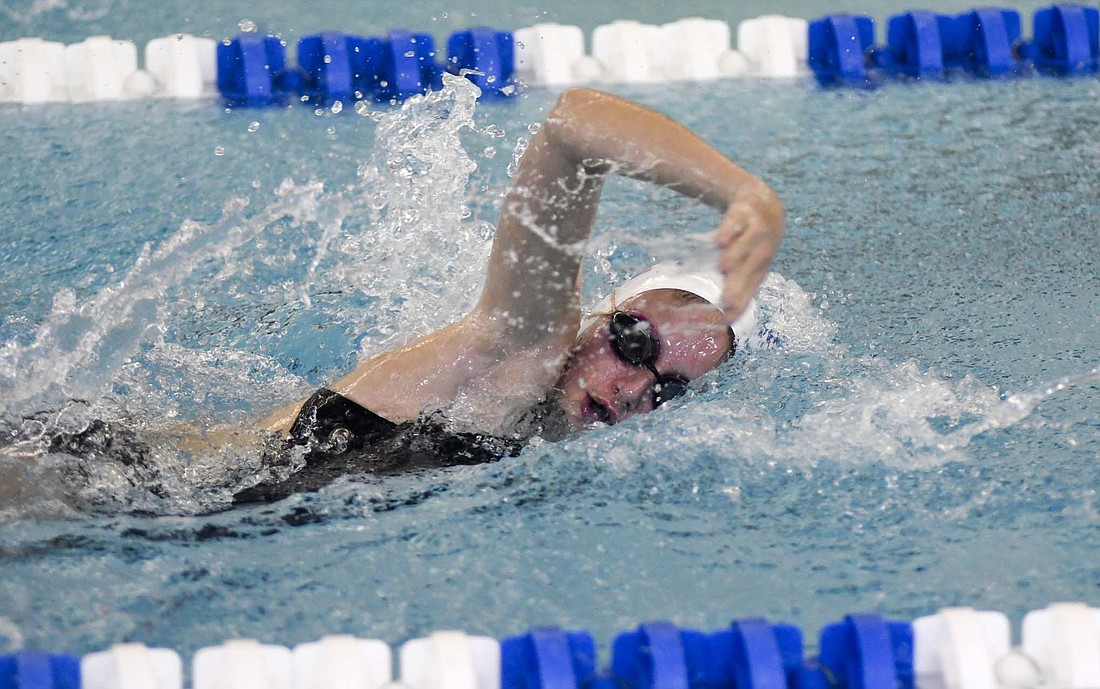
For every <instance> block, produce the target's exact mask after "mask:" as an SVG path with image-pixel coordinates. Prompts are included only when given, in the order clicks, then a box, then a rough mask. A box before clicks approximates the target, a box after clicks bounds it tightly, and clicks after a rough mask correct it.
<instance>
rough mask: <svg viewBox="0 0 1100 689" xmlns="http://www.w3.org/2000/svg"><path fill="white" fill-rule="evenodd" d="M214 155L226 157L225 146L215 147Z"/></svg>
mask: <svg viewBox="0 0 1100 689" xmlns="http://www.w3.org/2000/svg"><path fill="white" fill-rule="evenodd" d="M214 155H216V156H223V155H225V146H215V147H214Z"/></svg>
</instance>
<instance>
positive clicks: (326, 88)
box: [298, 31, 367, 102]
mask: <svg viewBox="0 0 1100 689" xmlns="http://www.w3.org/2000/svg"><path fill="white" fill-rule="evenodd" d="M366 43H367V41H366V39H365V38H361V37H358V36H348V35H346V34H342V33H339V32H336V31H329V32H324V33H319V34H315V35H313V36H303V37H302V38H300V39H299V40H298V65H299V66H300V67H301V68H302V72H303V77H304V78H303V81H302V85H301V92H302V95H303V96H306V97H307V98H309V99H310V100H315V101H322V102H324V101H344V102H346V101H349V100H353V99H355V98H356V97H357V96H358V97H360V98H361V97H362V94H363V93H364V92H363V91H361V90H360V87H361V86H362V83H361V82H362V81H363V79H364V76H365V72H366V69H367V65H366V62H367V59H366V51H367V45H366Z"/></svg>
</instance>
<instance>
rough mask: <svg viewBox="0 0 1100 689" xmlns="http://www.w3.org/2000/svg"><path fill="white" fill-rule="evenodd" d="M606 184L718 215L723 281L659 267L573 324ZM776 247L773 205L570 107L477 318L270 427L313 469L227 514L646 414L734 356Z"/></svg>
mask: <svg viewBox="0 0 1100 689" xmlns="http://www.w3.org/2000/svg"><path fill="white" fill-rule="evenodd" d="M611 174H617V175H624V176H627V177H632V178H635V179H641V180H646V181H649V182H653V183H656V184H659V185H662V186H664V187H667V188H669V189H672V190H674V191H677V192H679V193H680V194H683V195H684V196H686V197H689V198H692V199H695V200H698V201H700V202H702V203H704V204H706V205H709V206H711V207H713V208H715V209H716V210H717V211H718V212H719V213H721V214H722V215H721V220H720V222H719V224H718V229H717V232H716V234H715V246H716V255H715V260H714V264H715V265H716V266H717V270H688V269H686V268H684V267H682V266H678V265H675V264H662V265H660V266H657V267H656V268H654V269H652V270H651V271H648V272H647V273H644V274H642V275H641V276H638V277H636V278H634V279H632V280H630V281H628V282H627V283H626V284H624V285H622V286H621V287H620V288H618V289H617V290H615V291H614V292H613V293H612V294H611V295H609V296H608V297H607V298H606V299H605V300H604V302H603V303H602V304H601V305H600V306H598V307H597V308H596V309H595V310H594V311H593V313H592V315H591V316H590V317H587V318H586V319H585V320H584V321H583V322H582V320H581V315H582V314H581V303H580V269H581V260H582V258H583V256H584V249H585V245H586V242H587V240H588V238H589V235H590V233H591V232H592V227H593V224H594V221H595V217H596V209H597V206H598V204H599V199H600V192H601V190H602V188H603V184H604V181H605V180H606V179H607V178H608V176H609V175H611ZM782 235H783V208H782V205H781V204H780V201H779V199H778V197H777V196H776V195H775V193H774V192H773V191H772V190H771V189H770V188H769V187H768V185H767V184H765V183H764V182H763V181H762V180H761V179H760V178H758V177H756V176H754V175H752V174H750V173H749V172H747V171H745V170H744V169H742V168H741V167H739V166H738V165H736V164H735V163H734V162H732V161H731V160H729V159H728V158H727V157H725V156H724V155H722V154H721V153H719V152H718V151H716V150H715V149H714V148H712V147H711V146H709V145H708V144H707V143H705V142H704V141H703V140H702V139H700V138H699V137H698V136H696V135H695V134H693V133H692V132H690V131H689V130H688V129H686V128H685V127H683V126H682V125H680V124H678V123H676V122H674V121H673V120H671V119H669V118H668V117H666V116H664V115H662V114H660V113H657V112H655V111H653V110H650V109H648V108H645V107H643V106H641V105H638V104H636V103H633V102H630V101H627V100H624V99H622V98H618V97H616V96H612V95H609V94H606V93H601V92H597V91H592V90H588V89H582V88H575V89H570V90H568V91H566V92H565V93H564V94H563V95H562V96H561V98H560V99H559V101H558V103H557V104H556V106H555V107H554V108H553V110H552V111H551V112H550V113H549V115H548V116H547V118H546V121H545V123H544V124H543V126H542V127H541V128H540V129H539V130H538V132H537V133H536V134H535V135H534V136H533V137H532V139H531V142H530V145H529V146H528V148H527V150H526V152H525V153H524V154H523V157H522V159H521V160H520V163H519V168H518V171H517V173H516V175H515V177H514V178H513V180H512V183H511V186H510V188H509V189H508V191H507V194H506V196H505V198H504V202H503V208H502V213H501V217H500V221H499V223H498V225H497V233H496V236H495V239H494V241H493V246H492V251H491V255H490V258H489V265H488V268H487V273H486V278H485V284H484V287H483V289H482V292H481V295H480V298H479V299H478V301H477V304H476V306H474V308H473V310H472V311H470V312H469V313H468V314H466V315H465V316H464V317H462V318H460V319H459V320H458V321H456V322H454V323H452V324H450V325H447V326H446V327H443V328H441V329H440V330H438V331H436V332H435V333H432V334H430V335H428V336H426V337H423V338H421V339H419V340H417V341H415V342H412V343H411V344H409V345H407V346H404V347H402V348H400V349H397V350H394V351H390V352H386V353H383V354H380V355H378V356H374V357H372V358H370V359H368V360H366V361H364V362H362V363H360V364H359V365H357V366H356V367H355V369H354V370H352V371H351V372H350V373H348V374H347V375H345V376H343V377H342V378H340V379H338V380H336V381H334V382H333V383H332V384H330V385H329V386H327V387H324V388H322V389H320V390H319V391H317V392H316V393H315V394H314V395H313V396H312V397H310V398H309V399H308V400H305V401H304V402H302V401H299V402H296V403H294V404H292V405H290V406H288V407H286V408H284V409H281V410H279V411H277V412H276V413H274V414H272V415H271V416H270V417H268V418H267V419H266V420H264V421H263V422H262V425H263V427H264V428H266V429H268V430H270V431H272V432H273V433H277V434H279V436H280V437H283V438H285V439H286V440H287V441H288V442H289V443H290V444H292V445H300V446H304V447H305V448H306V451H307V454H306V467H305V469H304V470H302V471H301V472H299V473H298V474H295V475H294V476H291V477H290V479H289V480H288V481H285V482H282V483H277V484H271V485H268V484H261V485H258V486H254V487H253V488H250V489H247V490H245V491H242V492H241V493H238V495H237V497H236V501H237V502H238V503H240V502H260V501H263V502H267V501H271V500H274V499H279V498H281V497H285V496H286V495H289V494H290V493H292V492H297V491H301V490H315V489H317V488H319V487H321V486H323V485H325V484H327V483H328V482H330V481H331V480H333V479H334V478H336V477H337V476H339V475H342V474H345V473H349V472H353V471H363V470H368V471H375V472H377V471H383V472H384V471H390V470H404V469H407V468H409V467H413V466H422V465H431V466H440V465H448V464H462V463H475V462H480V461H488V460H490V459H494V458H497V457H500V456H502V455H503V454H508V453H510V452H515V451H518V448H519V447H522V445H523V443H524V442H525V441H527V440H529V439H530V438H531V437H533V436H535V435H541V436H543V437H547V438H548V439H556V438H560V437H561V436H562V435H564V434H566V433H568V432H570V431H576V430H581V429H584V428H585V427H589V426H592V425H594V424H597V423H603V424H615V423H618V422H621V421H623V420H624V419H627V418H629V417H630V416H633V415H635V414H639V413H644V412H649V411H652V410H653V409H655V408H657V407H659V406H660V405H661V404H663V403H665V402H667V401H668V400H670V399H672V398H674V397H676V396H678V395H680V394H682V393H683V392H684V391H685V390H686V388H687V386H688V384H689V383H690V382H691V381H692V380H694V379H696V378H698V377H699V376H701V375H703V374H704V373H706V372H708V371H710V370H712V369H714V368H715V367H716V366H718V365H719V364H720V363H721V362H722V361H724V360H725V359H726V358H727V357H728V356H730V355H731V354H732V353H733V352H734V350H735V349H736V347H737V344H738V343H737V339H738V337H739V336H743V332H740V331H739V330H741V329H743V328H741V329H739V328H738V327H737V326H738V325H741V326H744V324H745V323H746V321H748V320H750V319H751V317H752V314H751V306H750V305H751V302H752V299H753V296H754V294H755V292H756V290H757V288H758V287H759V286H760V284H761V282H762V281H763V280H764V278H765V276H766V275H767V273H768V270H769V267H770V265H771V262H772V258H773V256H774V255H775V251H776V249H777V247H778V245H779V242H780V239H781V237H782ZM364 458H365V459H364Z"/></svg>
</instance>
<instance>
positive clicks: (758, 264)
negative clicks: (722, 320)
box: [715, 179, 783, 323]
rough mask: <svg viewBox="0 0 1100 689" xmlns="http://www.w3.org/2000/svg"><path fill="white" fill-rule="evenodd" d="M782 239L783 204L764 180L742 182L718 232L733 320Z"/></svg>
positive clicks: (725, 294)
mask: <svg viewBox="0 0 1100 689" xmlns="http://www.w3.org/2000/svg"><path fill="white" fill-rule="evenodd" d="M782 239H783V204H782V203H781V202H780V201H779V197H778V196H776V194H775V192H774V191H772V189H771V187H769V186H768V185H767V184H765V183H764V182H763V180H759V179H755V181H754V182H753V183H748V184H742V185H741V186H740V187H739V188H738V190H737V194H736V196H735V197H734V199H733V202H732V203H730V204H729V206H728V207H727V208H726V213H725V215H724V216H723V218H722V223H721V225H719V226H718V232H717V234H716V235H715V243H716V244H717V246H718V252H719V256H718V269H719V270H721V271H722V275H723V276H725V285H724V286H723V288H722V308H723V310H724V311H725V313H726V316H727V317H728V318H729V321H730V323H733V322H734V321H735V320H737V318H738V317H739V316H740V315H741V314H742V313H743V312H744V311H745V309H746V308H747V307H748V305H749V301H750V300H752V298H753V295H755V294H756V290H757V289H758V288H759V287H760V284H761V283H762V282H764V278H766V277H767V276H768V270H769V269H770V268H771V264H772V258H773V257H774V256H775V252H776V249H778V248H779V242H780V240H782Z"/></svg>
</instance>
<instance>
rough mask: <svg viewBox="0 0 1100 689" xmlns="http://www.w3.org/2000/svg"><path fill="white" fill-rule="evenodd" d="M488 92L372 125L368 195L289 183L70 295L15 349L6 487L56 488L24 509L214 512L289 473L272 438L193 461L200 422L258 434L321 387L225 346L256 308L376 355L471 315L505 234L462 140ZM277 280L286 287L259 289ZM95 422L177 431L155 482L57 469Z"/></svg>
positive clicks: (166, 443)
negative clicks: (272, 453) (473, 187)
mask: <svg viewBox="0 0 1100 689" xmlns="http://www.w3.org/2000/svg"><path fill="white" fill-rule="evenodd" d="M478 94H479V91H478V89H477V87H476V86H474V85H473V84H471V83H470V82H469V81H467V80H464V79H458V78H451V77H449V76H447V77H445V87H444V89H443V90H441V91H438V92H433V93H429V94H427V95H425V96H422V97H418V98H413V99H409V101H407V102H406V103H405V104H404V105H403V106H402V107H401V108H400V109H396V110H392V111H388V112H382V113H377V116H376V117H372V119H373V120H375V121H376V123H377V125H376V137H375V146H374V148H373V150H372V151H371V152H370V155H369V157H368V158H367V160H366V161H365V162H364V163H363V164H362V165H361V166H360V169H359V177H358V179H357V180H356V181H355V182H353V183H352V184H349V185H347V186H346V187H345V188H340V189H336V190H331V189H327V188H326V186H325V184H324V183H322V182H321V181H317V180H312V181H308V182H305V183H298V182H295V181H293V180H286V181H284V182H283V183H282V184H281V185H280V186H279V187H278V189H276V190H275V194H274V199H273V200H272V201H270V202H268V203H267V204H266V205H263V206H261V207H257V204H255V203H253V202H252V201H251V199H249V198H245V197H241V198H232V199H230V200H229V201H227V202H226V203H225V205H224V207H223V210H222V214H221V217H220V219H219V220H217V221H216V222H213V223H201V222H196V221H190V220H189V221H186V222H184V223H183V224H182V225H181V226H180V228H179V229H178V230H177V231H176V232H175V233H174V234H172V235H171V236H170V237H169V238H168V239H167V240H166V241H164V242H163V243H162V244H160V245H159V246H152V245H146V246H144V247H143V249H142V250H141V252H140V254H139V256H138V257H137V258H136V260H135V261H134V263H133V265H132V267H130V268H129V270H127V271H126V272H125V274H124V276H123V277H122V278H121V279H119V280H117V281H114V282H112V283H111V284H109V285H108V286H106V287H104V288H102V289H100V290H99V291H98V292H96V293H94V294H92V295H90V296H88V297H86V298H83V299H80V298H78V297H77V295H76V293H75V292H74V291H72V290H68V289H66V290H61V291H59V292H58V293H57V295H56V296H55V299H54V303H53V306H52V309H51V311H50V313H49V314H48V315H47V316H46V317H45V318H44V319H43V321H42V322H41V324H40V325H39V326H38V328H37V329H36V331H35V332H34V334H33V336H32V338H31V340H30V342H29V343H26V344H21V343H19V342H17V341H8V342H4V343H2V344H0V419H3V421H4V423H3V431H4V436H3V443H2V445H3V446H4V447H3V449H2V450H0V475H2V476H4V477H9V475H10V477H12V485H15V483H19V484H20V485H24V486H26V485H34V486H38V487H39V488H40V490H39V489H35V490H33V491H31V492H30V493H26V494H24V495H23V498H24V500H23V506H24V508H25V509H23V511H22V512H19V508H17V513H22V514H32V513H34V512H35V510H36V509H39V508H42V507H43V506H44V505H47V504H53V500H54V498H56V497H57V496H58V495H62V494H65V493H67V494H68V495H69V497H70V498H72V499H71V500H68V503H67V504H76V505H92V506H100V507H103V506H114V507H115V508H118V509H131V510H133V509H138V510H145V511H150V512H155V513H164V512H189V511H202V510H204V509H208V508H210V507H211V506H217V504H218V501H219V500H224V499H225V498H226V497H227V496H228V495H229V494H230V492H231V490H232V489H233V487H234V486H237V485H239V484H240V483H241V481H246V480H250V479H251V480H254V479H255V476H257V475H262V474H263V472H265V471H273V470H274V471H282V470H286V467H285V466H268V465H266V464H265V463H264V462H265V460H264V459H263V455H262V453H261V452H260V451H259V450H258V449H257V443H256V442H255V441H256V440H257V438H253V437H245V438H244V440H246V441H249V442H244V443H242V447H249V448H250V450H247V451H246V450H241V451H240V452H237V451H236V450H234V449H232V448H224V449H220V450H218V451H211V450H210V449H207V450H195V451H191V450H187V449H185V448H183V447H182V446H181V445H180V444H179V442H180V440H181V438H180V437H177V436H174V435H173V433H175V431H174V430H173V429H174V428H176V427H178V426H179V424H180V422H186V421H189V422H190V424H191V426H192V429H191V430H192V432H193V433H192V434H193V435H195V436H197V437H199V438H200V439H201V438H202V436H204V435H205V436H210V437H214V434H213V433H212V432H211V431H212V427H213V425H214V424H215V423H218V422H220V423H221V425H223V426H224V425H225V424H226V422H228V423H229V425H230V426H231V427H232V426H234V425H235V424H242V423H245V420H246V419H248V418H254V417H255V415H256V414H257V413H261V412H264V411H266V410H269V409H270V408H271V407H272V406H273V405H274V404H275V403H278V402H279V401H290V399H292V398H293V397H294V396H295V395H301V394H302V391H303V390H304V389H306V388H307V384H306V382H305V381H303V380H302V379H301V378H300V377H299V376H298V375H295V374H292V373H290V372H289V371H288V370H286V368H285V367H284V366H282V365H280V364H278V363H277V362H276V360H275V359H273V358H272V357H271V356H270V355H268V354H265V353H263V352H249V351H237V350H234V349H231V348H228V347H225V346H223V345H221V344H220V343H219V340H220V341H221V342H224V341H226V340H227V339H228V340H230V341H232V337H230V336H228V335H226V334H225V333H226V332H232V328H234V327H235V328H237V329H238V330H244V331H248V330H250V329H252V328H254V327H255V325H252V326H249V320H248V319H249V317H248V313H249V312H257V313H263V311H265V310H268V311H270V310H272V309H276V310H282V311H284V312H285V313H286V314H289V315H287V316H286V319H289V320H284V321H282V322H278V323H275V324H274V329H275V332H274V335H273V337H274V338H275V339H276V340H277V339H278V338H279V335H280V333H281V332H282V331H286V330H291V329H293V326H294V324H295V319H298V320H300V321H302V323H303V325H302V326H301V330H303V331H310V330H312V329H313V327H312V325H311V324H316V323H322V322H337V323H346V324H347V326H346V327H348V328H349V329H350V330H353V331H354V330H356V329H362V330H363V331H364V334H363V337H362V338H361V339H359V342H360V346H361V347H362V349H363V350H364V351H365V352H367V353H372V352H373V351H376V350H377V349H379V348H381V347H384V346H388V344H389V342H390V341H392V339H393V338H394V337H395V336H396V335H397V334H408V333H414V334H415V333H416V332H418V331H419V332H423V331H426V330H428V329H431V328H434V327H438V325H439V324H440V323H441V322H446V321H447V320H449V319H451V318H453V317H454V316H455V315H457V314H458V313H459V312H461V311H462V310H463V309H465V308H466V307H467V306H468V305H469V303H470V300H471V298H472V295H473V293H474V291H475V290H476V289H477V287H478V286H479V283H480V274H481V267H482V266H483V264H484V260H485V256H486V254H487V252H488V246H489V242H490V240H491V236H492V233H493V230H492V227H491V226H489V225H488V223H484V222H479V221H472V220H471V219H470V217H469V216H470V211H469V208H468V207H467V205H466V194H467V191H466V185H467V181H468V178H469V175H470V173H471V172H472V171H473V170H474V169H475V168H476V166H475V164H474V162H473V161H472V160H471V158H470V157H469V155H468V154H467V153H466V151H465V149H464V148H463V147H462V142H461V140H460V133H461V132H462V131H464V130H466V129H468V128H473V113H474V108H475V105H476V101H477V97H478ZM303 257H306V258H307V260H302V258H303ZM261 275H262V278H261ZM265 279H266V280H270V282H271V285H270V286H265V285H262V284H258V283H261V282H264V281H265ZM318 294H326V295H327V294H341V295H359V298H358V302H359V303H369V304H370V305H371V308H372V312H371V313H370V314H367V315H364V314H363V313H361V312H357V311H356V310H355V309H356V305H355V304H351V305H349V300H348V299H336V300H332V299H329V300H327V301H326V303H324V304H319V303H317V299H316V296H317V295H318ZM364 299H366V300H367V301H366V302H363V300H364ZM258 300H266V302H268V303H272V304H273V305H272V306H270V307H269V306H265V305H264V303H263V302H261V303H257V301H258ZM293 303H297V304H298V306H297V307H296V308H290V309H288V305H290V304H293ZM242 313H244V314H245V315H244V316H242V315H241V314H242ZM204 319H205V320H209V319H218V322H209V323H206V324H205V327H206V328H208V329H209V331H211V332H213V333H214V334H213V336H212V337H209V336H206V335H203V336H200V337H199V338H197V341H195V342H189V340H188V333H189V332H190V331H191V330H192V329H194V330H195V331H201V330H202V328H203V327H204V324H203V321H204ZM226 320H230V321H240V322H241V324H240V325H236V326H234V325H232V323H229V324H227V323H226V322H225V321H226ZM196 322H197V325H196ZM375 324H381V325H375ZM227 328H228V329H227ZM196 344H198V345H199V346H198V347H197V348H196V347H195V345H196ZM297 344H298V345H299V346H302V347H307V348H308V347H310V346H311V345H312V343H311V342H299V343H297ZM291 345H294V343H291ZM93 419H105V420H112V419H122V422H123V423H125V424H127V426H128V427H136V428H138V429H145V430H146V431H148V430H155V431H158V432H160V433H161V436H156V437H152V438H151V439H147V440H148V441H149V443H150V447H151V452H152V453H153V455H154V457H155V459H156V465H157V470H156V471H155V472H153V473H155V475H143V474H142V473H141V472H139V471H136V470H134V469H133V468H132V467H127V466H125V465H123V464H121V463H118V462H113V461H110V460H106V459H102V458H97V459H94V460H84V459H79V458H71V457H63V456H59V455H45V456H44V455H43V452H44V451H45V450H46V448H47V447H48V446H49V442H50V439H51V438H52V437H54V436H56V435H57V434H58V433H59V432H70V433H71V432H80V431H82V430H84V429H85V428H87V427H88V426H89V424H90V423H91V421H92V420H93ZM244 435H245V436H249V432H247V431H245V432H244ZM210 445H211V447H217V445H216V443H214V442H211V443H210ZM16 479H18V480H16ZM28 496H29V497H28ZM3 497H4V496H3V495H2V494H0V498H3ZM28 505H29V506H28ZM46 511H47V512H50V511H54V512H56V510H53V508H49V507H47V508H46Z"/></svg>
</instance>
